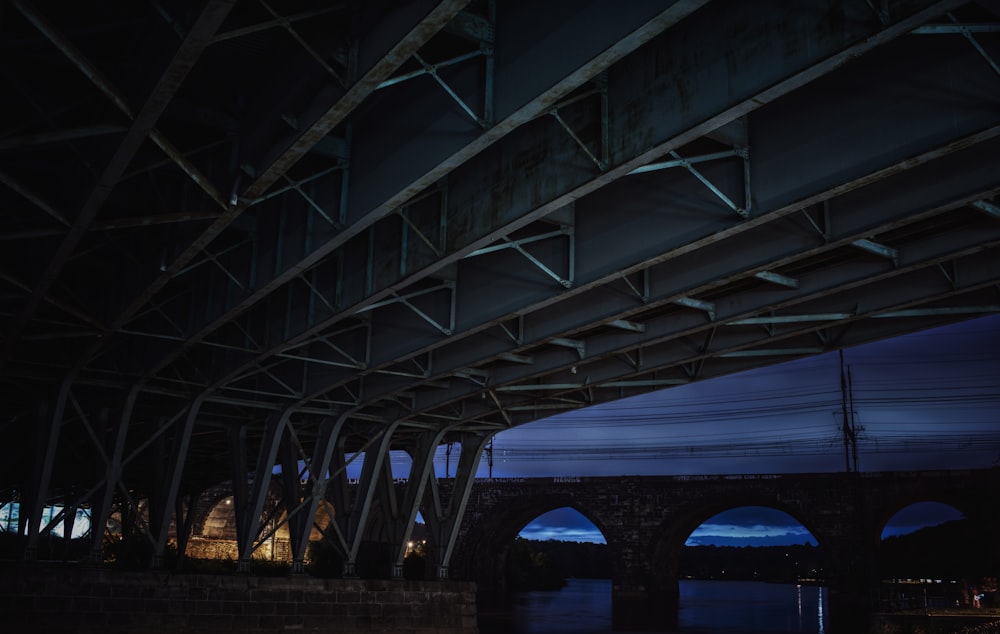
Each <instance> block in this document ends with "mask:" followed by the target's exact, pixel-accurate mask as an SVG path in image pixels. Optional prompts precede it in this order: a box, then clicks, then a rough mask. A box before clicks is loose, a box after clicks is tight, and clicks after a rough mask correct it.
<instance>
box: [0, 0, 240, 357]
mask: <svg viewBox="0 0 1000 634" xmlns="http://www.w3.org/2000/svg"><path fill="white" fill-rule="evenodd" d="M12 4H13V6H14V7H15V8H16V9H18V11H20V12H21V13H22V14H23V15H24V16H25V17H26V18H27V19H28V20H29V21H31V22H32V24H34V25H35V26H36V27H37V28H38V29H39V30H40V31H41V32H42V33H43V34H44V35H45V36H46V37H47V38H49V39H50V40H51V41H52V42H53V44H55V45H56V46H57V47H58V48H59V49H60V50H61V51H63V52H64V53H65V54H66V56H67V57H68V58H69V59H70V61H71V62H73V63H74V64H75V65H77V66H78V67H79V68H80V70H81V72H83V73H84V74H85V75H86V76H87V77H89V78H90V79H91V80H92V81H94V83H95V84H96V85H97V86H98V87H99V88H100V89H101V90H102V91H103V92H104V93H105V94H106V95H107V96H108V97H109V98H110V99H111V100H112V102H113V103H115V105H116V106H117V107H118V108H119V109H120V110H122V111H123V112H124V113H125V114H126V115H127V116H128V117H129V118H130V119H131V120H132V123H131V125H130V127H129V130H128V132H127V133H126V134H125V138H124V139H123V140H122V142H121V144H120V145H119V146H118V149H117V151H116V152H115V154H114V156H113V157H112V158H111V160H110V161H109V162H108V165H107V166H106V167H105V169H104V172H103V173H102V174H101V177H100V180H99V181H98V183H97V184H96V186H95V187H94V188H93V189H92V190H91V193H90V196H89V197H88V198H87V200H86V201H85V202H84V204H83V207H82V208H81V209H80V211H79V212H78V213H77V215H76V218H75V219H74V221H73V225H72V226H71V227H70V228H69V231H68V233H67V235H66V237H65V238H64V239H63V240H62V242H61V243H60V245H59V248H58V250H57V251H56V253H55V255H54V256H53V257H52V259H51V260H50V261H49V263H48V266H47V267H46V269H45V271H44V272H43V273H42V275H41V276H40V278H39V280H38V282H37V284H36V286H35V289H34V291H33V292H32V295H31V297H30V298H29V299H28V301H27V302H26V303H25V304H24V306H23V307H22V309H21V312H20V313H19V314H18V316H17V319H16V320H15V323H14V327H13V328H12V329H11V331H10V333H9V334H8V336H7V337H6V339H5V340H4V347H3V349H2V350H0V367H2V364H3V363H4V362H5V361H6V360H7V359H8V358H9V356H10V354H11V353H12V350H13V347H14V346H15V345H16V343H17V340H18V338H19V337H20V335H21V331H22V330H23V329H24V327H25V325H27V323H28V321H30V320H31V318H32V317H33V316H34V314H35V312H36V310H37V308H38V304H39V303H40V302H41V301H42V298H43V297H44V296H45V295H46V294H47V293H48V292H49V289H50V288H51V287H52V285H53V284H54V283H55V281H56V278H57V277H58V275H59V273H60V272H61V271H62V269H63V267H64V266H65V265H66V262H67V261H68V259H69V257H70V255H71V254H72V253H73V251H74V250H75V249H76V247H77V245H78V244H79V243H80V241H81V240H82V239H83V237H84V235H85V234H86V233H87V230H88V229H89V227H90V224H91V222H93V220H94V217H95V216H96V215H97V213H98V212H99V211H100V209H101V208H102V207H103V206H104V204H105V202H106V201H107V199H108V196H109V195H110V194H111V191H112V189H113V188H114V186H115V185H116V184H117V183H118V181H119V180H120V179H121V177H122V175H123V174H124V173H125V170H126V168H128V166H129V163H130V162H131V161H132V158H133V157H134V156H135V153H136V152H137V151H138V150H139V147H140V145H142V143H143V142H144V141H145V140H146V139H147V137H150V135H153V134H154V132H155V125H156V121H157V119H159V118H160V115H161V114H162V113H163V111H164V109H166V107H167V104H168V103H169V102H170V99H171V98H172V97H173V95H174V94H175V93H176V92H177V89H178V88H179V87H180V85H181V83H182V82H183V80H184V78H185V77H186V76H187V74H188V71H190V69H191V67H192V66H193V65H194V63H195V61H196V60H197V59H198V57H199V56H200V55H201V53H202V51H203V50H204V49H205V47H206V46H208V44H209V43H210V42H211V38H212V36H213V35H214V34H215V31H216V29H218V28H219V25H221V24H222V21H223V20H224V19H225V18H226V16H227V15H228V14H229V11H230V10H231V9H232V7H233V5H234V4H235V0H228V1H227V0H215V1H213V2H210V3H209V4H208V5H207V6H206V7H205V9H204V10H203V11H202V13H201V15H200V16H199V18H198V20H197V21H196V22H195V24H194V26H193V27H192V28H191V30H190V31H189V32H188V34H187V36H186V37H185V38H184V41H183V42H182V43H181V45H180V47H179V48H178V50H177V52H176V53H175V54H174V57H173V59H172V60H171V62H170V65H169V66H168V67H167V68H166V69H164V71H163V74H162V75H161V76H160V80H159V82H158V83H157V85H156V87H154V88H153V91H152V93H150V95H149V96H148V97H147V98H146V102H145V103H144V104H143V107H142V108H141V109H140V110H139V111H138V112H136V113H135V114H134V116H133V115H132V112H131V109H130V107H129V105H128V104H127V103H126V102H125V100H124V99H123V98H122V97H121V96H120V95H119V94H118V92H117V91H116V90H115V89H114V88H113V87H112V86H111V85H110V83H109V82H108V81H107V80H106V79H104V78H103V77H102V76H101V73H100V71H98V70H97V69H96V68H95V67H94V66H93V65H92V64H91V63H90V61H89V60H87V59H86V58H85V56H84V55H83V54H82V53H81V52H79V51H78V50H77V49H76V47H75V46H74V45H73V44H72V43H71V42H70V41H69V40H68V39H67V38H65V37H64V36H63V35H62V34H61V33H59V32H58V30H57V29H56V28H55V27H54V26H53V25H52V24H50V23H49V21H48V20H47V18H46V17H45V16H43V15H42V14H41V13H39V12H38V11H37V9H36V8H35V7H33V6H31V5H30V4H28V3H25V2H22V1H21V0H15V1H14V2H13V3H12ZM198 182H199V183H206V184H207V182H208V181H207V179H205V178H204V177H203V176H199V178H198Z"/></svg>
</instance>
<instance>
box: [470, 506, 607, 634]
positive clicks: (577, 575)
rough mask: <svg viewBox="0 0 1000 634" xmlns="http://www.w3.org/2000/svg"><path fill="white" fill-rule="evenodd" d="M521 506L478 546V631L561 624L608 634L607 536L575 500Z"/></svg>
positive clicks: (494, 526)
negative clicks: (571, 624) (582, 626)
mask: <svg viewBox="0 0 1000 634" xmlns="http://www.w3.org/2000/svg"><path fill="white" fill-rule="evenodd" d="M524 501H525V502H526V504H525V505H524V506H523V507H519V508H516V509H515V508H510V509H508V510H507V511H506V512H503V513H500V514H498V515H502V516H503V519H502V520H501V521H499V522H497V523H492V524H491V527H490V529H489V530H488V531H484V532H483V534H482V535H481V536H480V538H478V539H477V542H478V545H477V546H476V547H475V560H476V561H477V562H480V564H479V565H478V566H477V567H478V568H479V574H480V577H479V580H480V581H479V590H478V603H479V610H480V619H479V627H480V631H481V632H483V633H484V634H494V633H496V634H499V633H500V632H509V631H512V628H513V631H534V628H538V627H544V624H546V623H553V624H555V623H557V622H558V623H563V622H564V621H565V622H573V623H577V622H585V623H586V624H587V626H588V627H598V630H595V631H610V629H611V625H612V623H611V612H612V605H611V604H612V585H611V576H612V565H613V558H612V555H611V554H610V553H611V546H609V544H608V542H609V541H612V540H613V535H610V534H609V533H608V531H607V529H606V528H605V527H603V526H602V523H601V521H600V519H599V518H598V517H595V515H594V514H593V513H592V512H591V511H590V510H589V509H586V508H584V507H583V506H581V505H578V504H577V503H575V501H574V500H568V499H562V500H559V499H553V498H552V497H546V498H545V499H538V500H530V499H525V500H524ZM609 537H612V540H609ZM487 568H489V569H490V570H491V572H489V573H487V574H486V575H485V576H483V573H484V572H485V570H486V569H487ZM602 622H603V625H604V626H606V627H604V629H600V626H601V625H602ZM540 624H543V625H540Z"/></svg>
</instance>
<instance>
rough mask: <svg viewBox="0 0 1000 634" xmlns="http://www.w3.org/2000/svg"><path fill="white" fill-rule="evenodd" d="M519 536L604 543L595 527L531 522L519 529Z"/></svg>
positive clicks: (537, 539) (541, 539) (538, 539)
mask: <svg viewBox="0 0 1000 634" xmlns="http://www.w3.org/2000/svg"><path fill="white" fill-rule="evenodd" d="M521 537H523V538H525V539H532V540H536V541H546V540H550V539H553V540H557V541H561V542H593V543H595V544H603V543H605V540H604V535H602V534H601V531H599V530H597V528H596V527H593V526H592V527H591V528H587V527H580V526H550V525H545V524H538V523H535V522H532V523H531V524H528V525H527V526H525V527H524V529H523V530H522V531H521Z"/></svg>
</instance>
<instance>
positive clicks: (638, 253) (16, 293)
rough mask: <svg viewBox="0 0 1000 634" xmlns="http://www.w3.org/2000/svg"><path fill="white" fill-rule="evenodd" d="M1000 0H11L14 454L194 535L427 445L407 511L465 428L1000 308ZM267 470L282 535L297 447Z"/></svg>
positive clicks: (8, 187) (39, 474) (100, 503)
mask: <svg viewBox="0 0 1000 634" xmlns="http://www.w3.org/2000/svg"><path fill="white" fill-rule="evenodd" d="M998 25H1000V12H998V10H997V7H996V6H995V4H993V3H990V2H985V1H984V2H955V1H951V2H930V1H927V0H923V1H921V0H912V1H908V2H888V3H874V4H872V3H869V2H866V1H864V0H858V1H857V2H846V3H844V2H826V1H823V0H813V1H810V2H806V3H799V4H798V5H797V6H796V7H795V8H794V9H789V8H788V7H787V5H780V6H779V5H778V4H774V6H771V3H742V2H726V1H724V0H712V1H710V2H709V1H688V2H685V1H676V2H670V1H665V0H664V1H650V2H629V3H610V2H593V3H584V4H581V3H577V2H547V3H533V2H527V1H523V2H521V1H517V0H512V1H503V2H499V1H498V2H491V1H488V0H473V1H471V2H470V1H468V0H464V1H463V0H452V1H442V2H432V1H427V0H422V1H416V2H407V3H388V2H385V3H367V2H364V3H362V2H358V3H353V2H348V3H340V4H332V5H331V4H329V3H318V2H310V1H308V0H301V1H298V2H293V3H267V2H262V1H251V0H238V1H236V0H234V1H230V2H221V1H220V2H185V3H160V4H158V3H151V4H147V3H112V4H110V5H109V4H107V3H104V4H100V5H93V6H91V5H90V4H87V3H84V4H82V5H81V4H76V5H73V6H72V7H71V8H65V9H61V10H60V11H54V10H53V9H52V8H51V7H48V6H47V5H45V4H44V3H33V2H29V1H28V0H12V1H10V2H7V3H5V5H4V11H3V13H2V15H0V49H2V54H0V60H2V62H0V69H2V76H0V81H2V82H3V84H4V94H5V95H6V96H5V99H4V101H5V112H6V113H7V117H5V122H6V123H5V125H4V126H3V129H2V130H0V196H2V198H0V201H2V204H3V208H4V213H3V214H0V241H2V244H3V249H2V250H0V319H2V321H0V324H2V332H3V340H2V345H0V389H2V390H3V392H2V394H3V402H4V404H5V412H4V419H3V425H4V427H3V431H4V433H5V434H7V435H8V436H9V437H10V438H12V439H15V440H16V441H17V443H18V446H23V447H26V448H28V450H26V451H24V452H22V454H21V455H19V456H17V457H16V458H15V459H14V460H12V461H11V462H10V463H9V464H8V465H5V467H4V474H5V480H6V481H7V482H5V483H4V484H5V485H9V486H13V487H15V488H17V489H18V490H20V491H22V492H23V493H22V496H23V497H25V498H27V499H30V500H33V501H34V504H35V506H36V507H37V508H38V509H41V508H42V506H41V505H42V504H43V503H44V502H45V501H46V500H47V499H49V498H52V497H54V496H60V495H70V493H69V492H70V491H72V494H71V495H72V496H76V498H78V499H79V500H80V503H81V504H87V505H90V506H92V507H93V508H95V509H97V510H98V513H97V514H96V515H95V518H96V519H97V521H98V523H99V522H100V519H101V517H102V513H103V514H104V515H105V516H106V515H107V513H109V512H110V509H111V507H112V505H113V504H116V503H118V502H119V501H120V500H121V499H125V500H126V503H128V499H129V498H130V497H141V496H152V497H154V498H157V497H158V499H159V502H160V503H159V505H158V506H159V509H158V510H157V511H156V513H154V517H153V519H152V521H151V522H150V526H149V527H148V532H149V533H150V538H151V540H152V541H153V542H155V543H157V544H159V543H162V540H163V536H164V534H165V530H166V529H165V527H166V526H167V524H168V523H169V516H170V511H172V510H173V507H174V506H175V504H176V500H177V499H178V498H179V497H182V496H183V495H185V494H190V493H194V492H197V491H199V490H200V489H202V488H204V487H206V486H209V485H212V484H215V483H217V482H219V481H222V480H227V479H231V478H234V474H240V473H243V474H246V473H249V472H253V473H256V474H265V473H266V472H269V470H270V468H271V467H272V466H274V465H276V464H281V463H282V461H284V462H285V464H286V466H288V465H292V464H293V463H295V462H296V461H297V460H304V461H305V462H306V463H307V464H309V465H314V466H311V467H307V470H308V472H309V474H310V475H311V476H312V477H313V480H315V481H316V482H317V486H320V485H319V484H318V483H319V482H320V481H324V482H325V481H326V479H328V476H329V473H330V472H331V471H336V467H334V466H332V465H333V464H334V463H336V461H337V460H338V458H337V456H342V455H344V456H346V455H349V454H352V452H365V453H366V455H367V454H372V455H374V453H375V452H387V451H389V450H390V449H406V450H408V451H410V452H411V453H412V454H413V456H414V462H413V463H414V467H413V469H414V473H415V474H423V475H420V478H418V480H420V484H419V486H418V487H417V488H415V489H414V492H413V493H412V494H411V496H410V497H413V499H412V500H409V499H408V500H404V501H398V502H399V504H402V505H403V507H404V508H402V510H399V512H398V513H396V516H398V518H399V519H400V521H401V522H403V523H404V524H405V523H406V521H407V520H408V518H410V517H411V516H412V515H413V513H415V511H413V509H415V508H416V505H418V504H420V503H421V502H420V495H421V494H422V492H423V487H424V485H425V483H431V482H433V480H434V477H433V474H429V473H428V466H427V462H426V460H425V459H423V458H421V457H424V458H426V456H429V455H432V453H433V450H434V449H435V448H436V447H437V445H439V444H441V443H444V442H452V441H459V440H464V442H466V443H467V447H468V451H465V452H463V454H462V456H463V458H468V459H471V457H472V456H473V455H478V454H477V453H476V452H478V451H479V450H481V449H482V447H483V446H484V445H485V442H486V440H487V439H488V438H489V437H490V436H491V435H492V434H494V433H496V432H497V431H500V430H502V429H505V428H507V427H509V426H511V425H518V424H522V423H526V422H529V421H532V420H536V419H538V418H542V417H545V416H548V415H551V414H553V413H558V412H562V411H566V410H569V409H574V408H580V407H586V406H588V405H592V404H596V403H602V402H606V401H610V400H615V399H620V398H623V397H626V396H630V395H634V394H639V393H642V392H645V391H649V390H654V389H663V388H666V387H670V386H673V385H679V384H684V383H687V382H691V381H697V380H702V379H705V378H710V377H713V376H718V375H722V374H727V373H732V372H739V371H740V370H744V369H747V368H752V367H755V366H759V365H762V364H769V363H776V362H780V361H785V360H788V359H792V358H796V357H801V356H804V355H809V354H815V353H819V352H823V351H828V350H832V349H836V348H841V347H845V346H850V345H854V344H858V343H863V342H867V341H871V340H875V339H880V338H885V337H890V336H893V335H897V334H901V333H904V332H909V331H912V330H916V329H921V328H926V327H931V326H935V325H940V324H944V323H949V322H952V321H956V320H961V319H968V318H972V317H976V316H980V315H983V314H989V313H994V312H997V311H998V310H1000V294H998V287H997V282H998V279H1000V276H998V273H1000V271H998V268H997V267H998V266H1000V265H998V261H1000V260H998V258H997V253H996V249H997V244H998V238H1000V220H998V213H997V209H998V205H1000V200H998V190H1000V176H998V174H1000V169H998V168H1000V163H998V161H997V158H996V157H997V156H1000V152H998V151H1000V138H998V137H1000V116H998V115H1000V74H998V72H997V60H998V59H1000V40H998V37H1000V30H998ZM331 434H333V436H331ZM379 460H380V459H379ZM379 460H375V459H373V460H371V461H370V465H369V467H370V468H369V470H368V471H366V473H368V476H366V477H368V478H369V480H370V483H371V486H370V487H369V489H370V491H368V493H370V494H371V495H372V496H375V495H376V491H375V489H376V488H377V487H376V485H375V484H374V483H375V482H377V481H379V479H380V478H384V477H386V476H385V475H384V471H385V465H384V463H382V462H380V461H379ZM369 471H370V472H369ZM390 471H391V470H390ZM81 472H86V473H87V475H86V477H84V476H81V475H80V473H81ZM94 474H96V475H94ZM389 476H390V477H391V473H390V474H389ZM237 479H238V478H237ZM244 479H245V480H247V482H248V484H247V490H246V491H244V492H237V494H236V498H237V499H236V502H237V506H238V507H240V508H241V509H246V518H250V519H245V520H243V524H242V527H241V540H242V543H243V546H245V548H246V549H250V548H252V545H253V542H254V540H255V539H257V538H258V537H259V528H260V527H259V526H257V525H256V522H257V520H254V519H252V518H253V517H255V516H256V517H259V515H260V514H259V513H256V515H255V513H254V510H255V509H254V505H255V504H259V503H260V501H261V500H263V499H264V498H263V491H264V490H266V488H267V486H268V482H267V479H268V478H267V476H266V475H259V476H256V477H251V478H244ZM306 479H307V480H308V478H306ZM325 486H326V485H325V484H324V485H322V486H320V488H323V487H325ZM293 488H294V487H293ZM363 490H364V489H363ZM136 491H138V493H135V492H136ZM366 494H367V493H366ZM288 495H289V496H290V497H296V498H297V497H303V496H306V495H307V491H306V490H302V491H292V490H290V491H289V493H288ZM314 497H315V496H314ZM316 504H319V502H318V501H317V502H316ZM394 504H395V503H394ZM155 506H157V505H154V507H155ZM354 506H356V507H357V508H358V509H360V512H359V514H358V515H357V516H355V519H352V520H348V519H347V518H345V519H344V522H346V523H345V524H343V526H341V527H340V528H338V530H340V532H341V541H342V542H343V543H342V545H343V546H344V549H345V550H347V551H350V549H351V548H355V549H356V548H357V543H356V541H352V540H354V539H355V537H354V536H353V535H354V533H358V532H359V531H361V530H362V529H363V527H364V523H365V522H366V517H367V516H366V514H367V512H368V511H367V510H366V509H367V508H368V507H369V506H370V500H368V501H367V502H366V501H365V500H364V499H362V500H359V501H358V503H357V504H355V505H354ZM390 506H392V505H390ZM457 506H458V507H460V506H461V504H458V505H457ZM313 510H315V509H313ZM456 510H458V509H456ZM308 511H309V509H306V510H305V511H301V512H298V513H299V514H304V515H306V516H308ZM411 511H413V512H412V513H411ZM296 517H298V515H296ZM448 517H452V516H450V515H449V516H448ZM296 521H299V520H296ZM351 521H353V522H355V524H350V522H351ZM449 521H452V520H449ZM296 530H299V532H300V533H303V534H308V531H307V530H306V529H305V528H303V527H302V526H299V527H298V528H297V529H296ZM352 531H353V533H352ZM400 531H401V532H400ZM400 531H397V532H400V534H402V533H403V532H405V529H400ZM397 537H398V535H397ZM394 539H395V538H394Z"/></svg>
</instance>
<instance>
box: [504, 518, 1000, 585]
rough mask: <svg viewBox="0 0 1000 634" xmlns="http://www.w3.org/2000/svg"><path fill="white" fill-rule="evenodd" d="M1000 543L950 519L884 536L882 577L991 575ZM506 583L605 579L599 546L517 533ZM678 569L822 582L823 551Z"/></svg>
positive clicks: (770, 550) (751, 553)
mask: <svg viewBox="0 0 1000 634" xmlns="http://www.w3.org/2000/svg"><path fill="white" fill-rule="evenodd" d="M998 542H1000V540H998V539H997V538H996V537H995V536H989V535H983V534H981V533H977V532H976V531H975V529H974V527H973V526H972V524H971V522H968V521H967V520H955V521H952V522H947V523H944V524H941V525H938V526H932V527H927V528H922V529H919V530H917V531H915V532H913V533H910V534H907V535H900V536H896V537H890V538H888V539H885V540H883V541H882V543H881V545H880V550H879V571H878V573H879V576H880V577H881V578H882V579H899V578H903V579H907V578H910V579H927V578H932V579H963V578H979V577H983V576H989V575H995V574H996V571H997V570H998V569H1000V543H998ZM507 564H508V588H510V589H512V590H532V589H555V588H558V587H561V586H562V583H561V582H562V580H564V579H567V578H591V579H607V578H610V577H611V571H612V561H611V554H610V550H609V549H608V547H607V545H605V544H592V543H576V542H561V541H554V540H549V541H533V540H527V539H521V538H518V539H517V541H516V542H515V543H514V546H513V547H512V549H511V554H510V555H509V556H508V560H507ZM678 573H679V575H680V576H681V577H682V578H689V579H731V580H737V581H751V580H753V581H770V582H780V583H794V582H796V581H797V580H810V581H822V580H823V579H824V575H825V573H824V562H823V550H822V548H820V547H819V546H812V545H810V544H801V545H792V546H744V547H739V546H685V547H684V548H682V549H681V553H680V558H679V560H678Z"/></svg>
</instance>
